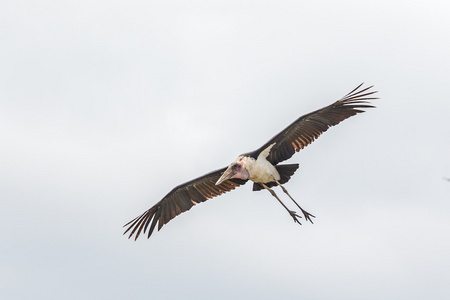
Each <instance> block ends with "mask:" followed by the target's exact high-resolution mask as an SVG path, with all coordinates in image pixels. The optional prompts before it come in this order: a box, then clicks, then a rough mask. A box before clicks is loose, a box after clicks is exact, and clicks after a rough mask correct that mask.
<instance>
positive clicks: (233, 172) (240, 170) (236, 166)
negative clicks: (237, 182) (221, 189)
mask: <svg viewBox="0 0 450 300" xmlns="http://www.w3.org/2000/svg"><path fill="white" fill-rule="evenodd" d="M248 177H249V174H248V170H247V168H246V167H245V159H244V157H243V156H239V157H238V158H237V159H236V160H235V161H234V162H232V163H231V165H229V166H228V168H227V169H226V170H225V172H223V174H222V176H220V178H219V180H217V182H216V185H219V184H221V183H222V182H224V181H225V180H228V179H232V178H239V179H244V180H246V179H248Z"/></svg>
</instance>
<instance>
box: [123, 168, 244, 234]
mask: <svg viewBox="0 0 450 300" xmlns="http://www.w3.org/2000/svg"><path fill="white" fill-rule="evenodd" d="M225 170H226V168H222V169H220V170H216V171H213V172H211V173H208V174H206V175H203V176H201V177H199V178H196V179H194V180H191V181H188V182H186V183H183V184H180V185H179V186H177V187H175V188H174V189H173V190H172V191H170V193H168V194H167V195H166V196H165V197H164V198H163V199H162V200H161V201H159V202H158V203H156V204H155V205H154V206H153V207H152V208H150V209H149V210H147V211H146V212H144V213H143V214H142V215H140V216H138V217H137V218H135V219H134V220H132V221H130V222H128V223H127V224H125V225H124V227H127V226H128V228H127V230H126V231H125V232H124V234H126V233H127V232H128V231H130V230H131V232H130V235H129V237H128V238H131V237H132V236H133V234H135V240H136V239H137V238H138V237H139V235H140V234H141V232H142V230H144V233H145V232H146V231H147V229H148V226H149V225H150V228H149V229H148V237H150V235H151V234H152V232H153V230H154V229H155V226H156V223H158V230H160V229H161V227H163V226H164V225H165V224H167V223H168V222H169V221H170V220H172V219H173V218H175V217H176V216H178V215H179V214H181V213H183V212H185V211H188V210H189V209H191V207H192V206H194V205H195V204H197V203H200V202H204V201H206V200H208V199H211V198H213V197H216V196H219V195H221V194H223V193H226V192H229V191H231V190H234V189H235V188H236V187H238V186H240V185H242V184H245V183H246V182H247V180H241V179H231V180H226V181H225V182H223V183H221V184H219V185H216V182H217V180H218V179H219V178H220V176H221V175H222V173H223V172H224V171H225ZM150 222H151V224H150Z"/></svg>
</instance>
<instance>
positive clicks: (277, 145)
mask: <svg viewBox="0 0 450 300" xmlns="http://www.w3.org/2000/svg"><path fill="white" fill-rule="evenodd" d="M361 86H362V84H361V85H359V86H358V87H357V88H356V89H354V90H353V91H351V92H350V93H349V94H347V95H346V96H345V97H343V98H342V99H341V100H338V101H336V102H335V103H333V104H331V105H329V106H326V107H324V108H322V109H319V110H316V111H314V112H312V113H309V114H306V115H304V116H301V117H300V118H298V119H297V120H295V121H294V122H293V123H292V124H291V125H289V126H288V127H287V128H285V129H284V130H282V131H281V132H280V133H278V134H277V135H275V136H274V137H273V138H272V139H270V140H269V141H268V142H267V143H266V144H264V145H263V146H262V147H260V148H259V149H257V150H255V151H253V152H249V153H246V154H242V155H240V156H238V158H237V159H236V160H235V161H234V162H232V163H231V164H230V165H229V166H228V167H226V168H222V169H219V170H216V171H213V172H210V173H208V174H205V175H203V176H201V177H198V178H196V179H193V180H191V181H188V182H186V183H184V184H181V185H178V186H176V187H175V188H174V189H172V191H170V192H169V193H168V194H167V195H166V196H165V197H164V198H163V199H162V200H161V201H159V202H158V203H156V204H155V205H154V206H153V207H151V208H150V209H149V210H147V211H146V212H144V213H143V214H142V215H140V216H138V217H137V218H135V219H134V220H132V221H130V222H129V223H127V224H125V226H128V229H127V230H126V231H125V233H127V232H128V231H130V230H131V233H130V235H129V237H131V236H133V235H134V234H135V239H137V238H138V237H139V235H140V234H141V232H142V231H144V232H146V231H147V230H148V237H150V235H151V234H152V232H153V230H154V228H155V227H156V224H157V223H158V230H159V229H161V227H162V226H163V225H164V224H166V223H168V222H169V221H170V220H171V219H173V218H175V217H176V216H177V215H179V214H180V213H182V212H185V211H187V210H189V209H190V208H191V207H192V206H193V205H195V204H196V203H200V202H204V201H206V200H208V199H211V198H213V197H216V196H218V195H220V194H223V193H226V192H228V191H231V190H233V189H235V188H236V187H238V186H240V185H243V184H245V183H246V182H247V181H248V180H251V181H253V191H258V190H262V189H266V190H268V191H269V192H270V193H271V194H272V196H274V197H275V198H276V199H277V200H278V201H279V202H280V203H281V204H282V206H283V207H284V208H285V209H286V210H287V211H288V212H289V214H290V215H291V217H292V218H293V219H294V221H295V222H297V223H299V224H300V222H299V220H298V218H301V217H300V216H299V215H297V214H296V213H295V212H294V211H291V210H289V209H288V207H287V206H286V205H285V204H284V203H283V202H282V201H281V200H280V199H279V198H278V196H277V195H276V193H275V192H274V191H273V190H272V189H271V187H274V186H280V187H281V189H282V190H283V192H284V193H286V194H287V195H288V196H289V198H291V200H292V201H294V203H295V204H296V205H297V207H298V208H299V209H300V210H301V211H302V213H303V215H304V217H305V219H306V220H307V221H311V223H312V220H311V217H314V216H313V215H311V214H310V213H308V212H306V211H305V210H304V209H302V208H301V207H300V206H299V205H298V203H297V202H296V201H295V200H294V199H293V198H292V197H291V195H289V193H288V192H287V190H286V189H285V188H284V186H283V184H284V183H286V182H288V181H289V179H290V178H291V176H292V175H293V174H294V172H295V171H296V170H297V169H298V164H283V165H280V164H279V163H280V162H282V161H284V160H287V159H289V158H290V157H292V155H293V154H294V153H295V152H298V151H300V150H301V149H303V148H304V147H306V146H307V145H309V144H310V143H312V142H313V141H314V140H315V139H316V138H318V137H319V136H320V135H321V134H322V133H323V132H325V131H326V130H327V129H328V128H329V127H331V126H334V125H337V124H338V123H340V122H341V121H343V120H345V119H347V118H349V117H351V116H353V115H356V114H357V113H361V112H364V111H363V110H361V109H362V108H369V107H373V106H372V105H370V104H368V102H367V101H368V100H373V99H377V98H372V97H368V96H369V95H372V94H374V93H376V92H366V91H367V90H368V89H370V88H371V87H368V88H365V89H362V90H359V88H360V87H361ZM364 92H366V93H364ZM149 226H150V227H149Z"/></svg>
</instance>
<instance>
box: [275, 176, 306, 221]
mask: <svg viewBox="0 0 450 300" xmlns="http://www.w3.org/2000/svg"><path fill="white" fill-rule="evenodd" d="M275 182H276V183H277V184H278V185H279V186H280V187H281V189H282V190H283V192H285V193H286V195H288V196H289V198H291V200H292V201H294V203H295V205H297V207H298V208H300V210H301V211H302V213H303V215H304V216H305V220H306V221H310V222H311V224H314V223H313V221H312V220H311V217H313V218H315V216H313V215H312V214H310V213H309V212H307V211H306V210H304V209H303V208H301V207H300V205H298V203H297V201H295V200H294V198H292V197H291V195H289V193H288V191H287V190H286V189H285V188H284V186H282V185H281V184H280V183H279V182H278V181H277V180H275Z"/></svg>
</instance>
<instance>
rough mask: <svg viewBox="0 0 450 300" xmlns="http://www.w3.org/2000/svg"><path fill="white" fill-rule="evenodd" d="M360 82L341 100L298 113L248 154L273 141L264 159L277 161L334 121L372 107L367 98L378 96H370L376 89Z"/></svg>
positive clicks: (288, 156) (325, 129)
mask: <svg viewBox="0 0 450 300" xmlns="http://www.w3.org/2000/svg"><path fill="white" fill-rule="evenodd" d="M362 85H363V84H360V85H359V86H358V87H356V88H355V89H354V90H353V91H351V92H350V93H348V94H347V95H346V96H344V98H342V99H341V100H338V101H336V102H335V103H333V104H331V105H329V106H326V107H324V108H322V109H319V110H316V111H314V112H312V113H309V114H307V115H304V116H301V117H300V118H298V119H297V120H296V121H295V122H294V123H292V124H291V125H289V126H288V127H287V128H286V129H284V130H283V131H281V132H280V133H278V134H277V135H276V136H274V137H273V138H272V139H271V140H270V141H268V142H267V143H265V144H264V145H263V146H262V147H261V148H259V149H258V150H256V151H255V152H252V153H249V155H251V156H252V157H255V158H256V157H258V155H259V153H261V152H262V151H263V150H264V149H266V148H267V147H269V146H270V145H272V144H274V143H275V145H274V146H273V147H272V149H271V150H270V153H269V156H268V157H267V160H268V161H269V162H270V163H272V164H273V165H276V164H278V163H280V162H282V161H284V160H287V159H289V158H291V157H292V155H294V153H295V152H296V151H297V152H298V151H300V150H301V149H303V148H305V147H306V146H307V145H309V144H311V143H312V142H313V141H314V140H315V139H317V138H318V137H319V136H320V135H321V134H322V133H324V132H325V131H327V130H328V128H330V127H331V126H334V125H337V124H339V123H340V122H341V121H343V120H345V119H347V118H349V117H351V116H354V115H356V114H357V113H361V112H364V110H362V109H363V108H368V107H374V106H372V105H370V104H369V102H368V100H374V99H378V98H373V97H370V95H372V94H374V93H376V91H368V90H369V89H370V88H372V86H370V87H367V88H364V89H360V88H361V86H362Z"/></svg>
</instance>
